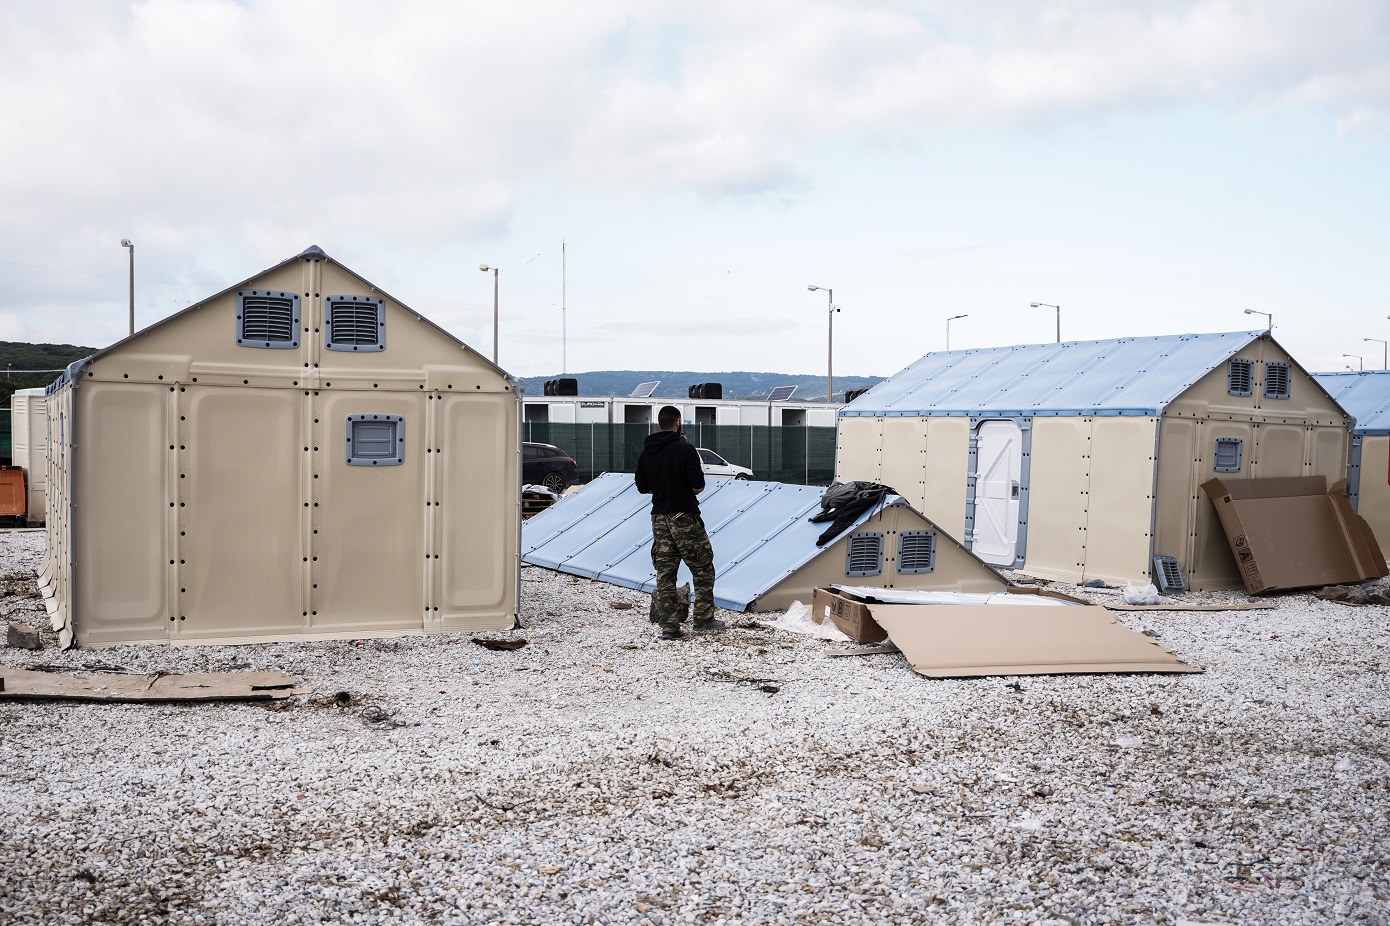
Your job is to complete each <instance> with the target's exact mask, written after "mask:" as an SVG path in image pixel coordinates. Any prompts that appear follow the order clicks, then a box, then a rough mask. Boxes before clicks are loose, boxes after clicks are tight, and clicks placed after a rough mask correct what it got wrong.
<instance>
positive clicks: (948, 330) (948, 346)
mask: <svg viewBox="0 0 1390 926" xmlns="http://www.w3.org/2000/svg"><path fill="white" fill-rule="evenodd" d="M969 317H970V316H969V315H952V316H951V317H950V318H948V319H946V349H947V350H950V349H951V322H953V321H955V320H956V319H958V318H969Z"/></svg>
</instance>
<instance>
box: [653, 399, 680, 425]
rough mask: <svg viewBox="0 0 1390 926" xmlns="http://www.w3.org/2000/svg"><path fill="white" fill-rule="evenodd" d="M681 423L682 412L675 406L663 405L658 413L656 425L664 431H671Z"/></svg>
mask: <svg viewBox="0 0 1390 926" xmlns="http://www.w3.org/2000/svg"><path fill="white" fill-rule="evenodd" d="M680 422H681V410H680V409H679V408H676V406H674V405H663V406H662V407H661V411H659V412H657V413H656V423H657V425H658V426H659V427H660V428H661V430H663V431H670V430H673V429H674V428H675V426H676V425H678V424H680Z"/></svg>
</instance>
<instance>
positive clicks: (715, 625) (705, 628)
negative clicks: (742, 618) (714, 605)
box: [694, 617, 729, 633]
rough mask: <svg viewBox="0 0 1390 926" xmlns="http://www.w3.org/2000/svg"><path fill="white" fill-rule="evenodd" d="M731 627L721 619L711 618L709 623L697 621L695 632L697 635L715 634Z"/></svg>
mask: <svg viewBox="0 0 1390 926" xmlns="http://www.w3.org/2000/svg"><path fill="white" fill-rule="evenodd" d="M728 629H729V625H728V624H726V623H724V622H723V621H721V620H720V619H719V618H717V617H715V618H711V619H710V620H707V621H696V622H695V627H694V630H695V632H696V633H714V632H715V631H717V630H728Z"/></svg>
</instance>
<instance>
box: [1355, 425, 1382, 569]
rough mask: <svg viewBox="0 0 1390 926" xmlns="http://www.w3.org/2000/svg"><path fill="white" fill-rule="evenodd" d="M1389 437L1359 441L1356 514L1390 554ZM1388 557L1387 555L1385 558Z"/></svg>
mask: <svg viewBox="0 0 1390 926" xmlns="http://www.w3.org/2000/svg"><path fill="white" fill-rule="evenodd" d="M1388 474H1390V437H1387V436H1386V435H1384V434H1368V435H1366V436H1365V437H1363V438H1361V483H1360V485H1359V487H1358V492H1357V495H1358V498H1357V513H1358V514H1360V515H1361V517H1363V518H1365V519H1366V523H1367V524H1370V525H1371V530H1372V531H1374V532H1375V535H1376V539H1377V540H1379V541H1380V546H1381V549H1382V550H1390V475H1388ZM1387 555H1388V556H1390V554H1387Z"/></svg>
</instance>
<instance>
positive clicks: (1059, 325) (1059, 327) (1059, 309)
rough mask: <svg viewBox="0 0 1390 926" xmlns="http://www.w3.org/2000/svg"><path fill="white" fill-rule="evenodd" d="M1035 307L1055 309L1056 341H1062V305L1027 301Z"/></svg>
mask: <svg viewBox="0 0 1390 926" xmlns="http://www.w3.org/2000/svg"><path fill="white" fill-rule="evenodd" d="M1028 304H1029V305H1030V306H1032V307H1033V308H1035V309H1056V310H1057V343H1058V344H1061V343H1062V307H1061V306H1060V305H1053V304H1052V303H1050V302H1030V303H1028Z"/></svg>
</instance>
